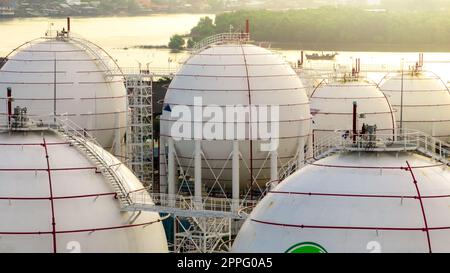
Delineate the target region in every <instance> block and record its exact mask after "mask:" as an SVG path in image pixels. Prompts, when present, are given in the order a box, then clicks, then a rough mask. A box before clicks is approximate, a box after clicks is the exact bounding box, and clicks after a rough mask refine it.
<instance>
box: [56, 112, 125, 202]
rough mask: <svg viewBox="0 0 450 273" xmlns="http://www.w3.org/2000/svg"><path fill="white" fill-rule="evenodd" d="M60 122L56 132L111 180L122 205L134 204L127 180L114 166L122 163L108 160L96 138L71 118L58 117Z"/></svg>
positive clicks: (111, 184) (110, 182)
mask: <svg viewBox="0 0 450 273" xmlns="http://www.w3.org/2000/svg"><path fill="white" fill-rule="evenodd" d="M58 122H59V123H60V125H59V126H57V128H56V129H53V131H54V132H55V133H57V134H58V135H60V136H61V137H63V138H64V139H66V140H67V141H68V142H70V144H71V145H73V146H74V147H75V148H76V149H77V150H79V151H80V152H81V153H82V154H84V155H85V156H86V157H87V158H88V159H89V160H90V161H91V162H92V163H93V164H94V165H95V166H96V168H97V170H98V171H100V172H101V173H102V175H103V177H105V178H106V179H107V181H108V182H109V184H110V186H111V187H112V189H113V190H114V192H115V193H116V198H117V199H118V200H119V203H120V207H121V208H125V207H128V206H130V205H132V204H133V200H132V198H130V191H129V190H128V187H127V186H126V180H125V179H124V178H123V177H122V176H121V174H120V173H118V172H117V171H116V170H115V169H114V168H113V167H119V166H120V165H121V164H122V163H120V162H119V163H114V162H107V161H106V158H105V155H103V154H102V153H103V152H101V151H102V150H100V152H99V151H98V150H97V149H95V148H94V145H96V146H98V147H99V148H100V149H102V148H101V146H100V144H98V143H97V142H96V141H95V139H94V138H93V137H92V136H90V135H89V134H88V133H87V132H85V130H83V129H80V128H78V127H77V125H76V124H74V123H73V122H71V121H69V120H61V119H58Z"/></svg>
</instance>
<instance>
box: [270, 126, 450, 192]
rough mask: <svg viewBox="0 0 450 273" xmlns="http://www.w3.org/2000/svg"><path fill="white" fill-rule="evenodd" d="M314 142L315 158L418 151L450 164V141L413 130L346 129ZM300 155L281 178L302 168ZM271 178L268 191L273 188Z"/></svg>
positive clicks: (287, 164) (325, 135)
mask: <svg viewBox="0 0 450 273" xmlns="http://www.w3.org/2000/svg"><path fill="white" fill-rule="evenodd" d="M315 139H316V140H315V142H314V143H313V145H312V148H313V151H312V155H313V157H312V158H309V159H307V161H316V160H319V159H322V158H325V157H327V156H329V155H331V154H333V153H336V152H345V151H356V152H390V151H391V152H401V151H417V152H419V153H422V154H425V155H426V156H429V157H431V158H433V159H435V160H437V161H440V162H442V163H444V164H447V165H449V166H450V144H449V143H446V142H444V141H441V140H439V139H437V138H435V137H432V136H430V135H427V134H425V133H423V132H420V131H417V130H410V129H399V130H397V132H396V133H395V134H394V133H376V134H374V135H369V134H356V135H354V134H353V133H352V132H350V131H347V130H336V131H335V132H331V133H325V134H323V135H322V136H321V137H316V138H315ZM298 164H299V162H298V158H297V157H294V158H292V159H291V160H290V161H289V162H287V163H286V164H285V165H283V166H282V167H281V168H280V172H279V181H283V180H284V179H286V178H287V177H288V176H290V175H291V174H292V173H294V172H295V171H297V170H298V169H299V165H298ZM279 181H271V182H269V183H267V185H266V188H267V189H266V191H268V190H269V189H270V188H271V187H273V185H274V183H278V182H279Z"/></svg>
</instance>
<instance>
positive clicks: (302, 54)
mask: <svg viewBox="0 0 450 273" xmlns="http://www.w3.org/2000/svg"><path fill="white" fill-rule="evenodd" d="M304 61H305V52H304V51H303V50H302V52H301V55H300V65H301V66H303V63H304Z"/></svg>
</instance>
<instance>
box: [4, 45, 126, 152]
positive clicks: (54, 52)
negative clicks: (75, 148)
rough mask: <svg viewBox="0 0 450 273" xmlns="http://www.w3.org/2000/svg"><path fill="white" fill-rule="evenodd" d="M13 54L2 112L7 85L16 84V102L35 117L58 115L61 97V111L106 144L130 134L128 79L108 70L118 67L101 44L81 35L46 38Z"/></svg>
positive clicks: (7, 64)
mask: <svg viewBox="0 0 450 273" xmlns="http://www.w3.org/2000/svg"><path fill="white" fill-rule="evenodd" d="M7 58H8V61H7V62H6V63H5V65H4V66H3V67H2V68H1V69H0V100H3V102H4V103H0V113H1V115H3V116H5V117H6V114H7V110H6V90H7V88H8V87H11V88H12V96H13V98H14V105H15V106H20V107H27V109H28V115H29V116H30V117H31V118H33V119H38V117H37V116H49V115H51V116H53V113H54V105H55V104H54V103H55V102H56V115H67V116H68V117H69V119H71V120H72V121H73V122H75V123H76V124H78V125H79V126H81V127H82V128H85V129H86V130H87V131H88V132H89V133H90V134H92V135H93V136H95V137H96V139H97V141H98V142H99V143H100V144H101V145H102V146H103V147H105V148H108V149H109V148H110V147H111V146H112V145H113V141H114V134H115V132H116V131H120V134H121V135H123V134H124V133H125V127H126V111H127V106H126V105H127V102H126V100H127V96H126V95H127V94H126V89H125V86H124V82H123V78H121V77H117V76H111V75H108V73H110V71H111V70H112V69H115V68H117V66H116V65H115V63H114V61H113V60H112V59H111V58H110V57H109V55H107V53H106V52H104V51H103V50H102V49H101V48H99V47H98V46H96V45H94V44H92V43H90V42H88V41H86V40H83V39H80V38H73V37H71V38H67V37H58V38H55V37H53V38H42V39H36V40H33V41H31V42H28V43H25V44H24V45H22V46H20V47H18V48H17V49H15V50H14V51H13V52H11V53H10V54H9V55H8V57H7ZM55 65H56V67H55ZM113 67H114V68H113ZM55 71H56V73H55ZM55 79H56V84H55ZM55 86H56V91H55ZM55 92H56V100H55V95H54V94H55Z"/></svg>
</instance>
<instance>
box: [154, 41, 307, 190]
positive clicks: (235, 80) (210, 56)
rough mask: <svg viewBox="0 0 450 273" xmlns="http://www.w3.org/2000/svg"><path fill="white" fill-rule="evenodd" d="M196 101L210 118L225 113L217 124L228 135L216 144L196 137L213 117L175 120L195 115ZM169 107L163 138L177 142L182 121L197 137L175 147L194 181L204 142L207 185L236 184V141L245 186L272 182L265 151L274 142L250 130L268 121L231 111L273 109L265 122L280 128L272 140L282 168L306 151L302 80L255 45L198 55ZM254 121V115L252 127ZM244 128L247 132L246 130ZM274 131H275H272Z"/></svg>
mask: <svg viewBox="0 0 450 273" xmlns="http://www.w3.org/2000/svg"><path fill="white" fill-rule="evenodd" d="M195 100H201V102H202V105H203V106H204V108H203V109H205V110H204V113H206V112H207V111H208V107H211V106H213V107H215V109H217V110H218V111H219V112H221V113H223V117H224V118H223V119H221V118H220V117H219V118H218V119H217V120H215V125H216V128H219V131H220V130H222V132H223V133H222V134H220V135H217V137H216V138H214V139H211V138H208V137H206V136H205V135H202V136H200V137H197V136H196V135H194V131H195V130H194V126H195V125H196V124H201V125H203V128H206V126H207V125H206V123H207V122H208V121H210V120H211V117H206V115H208V116H210V115H211V114H204V116H205V117H204V119H203V120H202V121H193V119H190V118H189V117H187V118H186V117H182V118H181V119H179V118H177V117H174V112H175V111H174V109H175V108H176V107H177V106H181V107H185V108H187V109H189V110H190V111H191V112H194V105H195ZM164 104H165V107H164V112H163V115H162V118H161V136H162V137H165V138H166V139H168V138H174V133H173V128H176V126H175V125H176V124H177V123H180V120H181V121H182V122H183V124H184V126H185V129H186V128H189V129H190V131H191V132H192V137H191V138H189V137H186V138H184V139H183V140H180V141H178V140H177V141H175V150H176V153H177V158H178V159H179V160H180V165H181V167H182V168H183V169H184V170H185V171H187V172H188V173H189V174H190V175H191V176H193V175H194V174H193V173H192V172H193V167H192V166H193V165H192V160H191V159H192V157H193V153H194V146H195V145H194V142H195V141H194V139H200V140H201V149H202V151H203V158H202V160H203V161H202V181H203V182H205V183H210V184H212V183H214V182H215V180H216V178H219V182H220V183H222V185H223V186H225V187H227V185H228V184H229V183H228V182H230V181H231V180H232V179H231V176H232V164H231V160H230V157H231V153H232V151H233V140H238V141H239V151H240V153H241V160H240V173H239V175H240V183H241V184H242V185H249V184H250V173H251V172H252V171H253V177H254V178H255V179H256V180H258V181H261V183H266V182H267V181H268V179H270V176H269V166H270V165H269V161H270V160H268V154H269V153H268V152H267V151H265V150H264V148H262V146H261V144H264V143H268V141H267V140H266V139H264V137H262V135H261V134H259V133H258V134H255V132H254V131H252V132H253V133H250V132H249V131H250V130H249V128H250V127H251V126H250V124H251V125H252V126H254V125H255V126H256V125H257V124H258V122H261V121H263V119H264V116H263V115H262V114H260V113H261V112H258V118H257V119H255V116H256V114H249V115H246V114H245V113H244V118H243V119H239V118H238V117H237V116H236V115H231V116H230V115H227V112H226V111H227V110H229V109H231V108H233V107H238V106H241V107H243V108H244V109H246V110H248V109H258V111H260V110H259V109H262V108H263V107H266V106H267V111H268V114H267V115H266V116H265V117H267V121H268V123H270V122H273V123H277V124H278V129H277V130H276V131H277V132H276V133H277V134H276V135H275V134H272V135H271V136H272V139H273V140H276V141H278V142H279V145H278V149H277V152H278V161H279V166H281V165H282V164H284V163H285V162H287V161H289V160H290V159H292V158H293V157H294V156H295V155H296V153H297V152H298V150H299V149H300V148H299V146H302V149H303V145H304V144H303V143H304V142H305V139H306V138H307V136H308V131H309V128H310V120H311V117H310V112H309V100H308V98H307V96H306V92H305V87H304V86H303V84H302V82H301V80H300V79H299V77H298V76H297V75H296V73H295V72H294V71H293V69H292V68H291V67H290V65H289V64H288V63H287V62H286V61H285V60H284V59H283V58H282V57H281V56H280V55H278V54H276V53H274V52H272V51H269V50H267V49H264V48H261V47H258V46H255V45H251V44H238V43H225V44H217V45H211V46H209V47H207V48H206V49H204V50H202V51H200V52H198V53H197V54H194V55H192V56H191V57H190V58H189V59H188V60H187V61H186V62H185V63H184V65H183V66H182V68H181V69H180V71H179V72H178V73H177V74H176V75H175V77H174V79H173V80H172V82H171V84H170V86H169V89H168V91H167V94H166V97H165V100H164ZM252 107H254V108H252ZM275 107H277V109H278V110H276V108H275ZM272 110H274V111H276V112H277V113H278V116H275V115H272V113H273V112H271V111H272ZM240 113H242V112H240ZM250 115H253V116H252V122H250V118H249V116H250ZM216 117H217V116H216ZM229 124H231V125H232V127H233V128H234V130H235V131H234V134H233V133H232V134H231V137H229V135H228V133H230V131H229V130H228V129H229V128H228V127H227V126H228V125H229ZM241 125H243V127H240V126H241ZM268 126H269V129H270V128H271V127H270V126H271V125H270V124H269V125H268ZM239 128H244V129H245V130H244V134H243V135H238V134H237V133H236V131H238V130H240V129H239ZM258 128H259V129H261V127H258ZM269 131H270V130H269ZM240 132H242V131H240ZM258 132H260V131H258ZM269 133H270V132H269ZM250 139H251V140H252V141H250ZM190 166H191V167H190Z"/></svg>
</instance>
